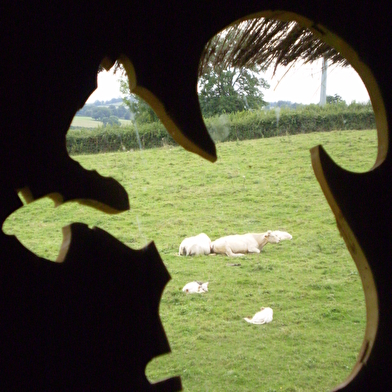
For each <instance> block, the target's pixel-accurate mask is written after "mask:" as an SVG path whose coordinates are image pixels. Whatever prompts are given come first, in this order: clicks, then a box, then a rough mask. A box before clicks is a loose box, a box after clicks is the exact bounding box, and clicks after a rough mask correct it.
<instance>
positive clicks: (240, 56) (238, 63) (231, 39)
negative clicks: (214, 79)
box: [98, 18, 349, 77]
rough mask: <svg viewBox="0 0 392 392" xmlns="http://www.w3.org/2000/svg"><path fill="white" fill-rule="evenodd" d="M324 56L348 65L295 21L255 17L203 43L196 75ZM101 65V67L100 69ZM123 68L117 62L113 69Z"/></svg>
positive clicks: (334, 62) (309, 60) (282, 63)
mask: <svg viewBox="0 0 392 392" xmlns="http://www.w3.org/2000/svg"><path fill="white" fill-rule="evenodd" d="M323 57H325V58H327V59H328V60H329V62H330V64H337V65H341V66H348V65H349V63H348V61H347V60H346V59H345V58H344V57H343V56H342V55H341V54H340V53H338V52H337V51H336V50H335V49H334V48H331V47H330V46H329V45H327V44H326V43H325V42H323V41H321V40H320V39H318V38H316V37H315V36H314V35H313V33H312V32H311V31H310V30H308V29H307V28H305V27H302V26H300V25H299V24H298V23H297V22H283V21H280V20H275V19H266V18H256V19H250V20H247V21H243V22H240V23H238V24H234V25H231V26H230V27H228V28H227V29H225V30H223V31H222V32H221V33H219V34H217V35H216V36H215V37H213V38H212V39H211V40H210V41H209V42H208V43H207V45H206V46H205V48H204V51H203V53H202V55H201V59H200V64H199V77H200V76H201V75H203V74H204V73H206V72H208V71H209V70H211V69H214V70H215V71H216V72H218V73H219V72H220V71H222V70H225V69H227V68H228V67H237V68H241V67H247V68H251V67H253V66H255V65H258V66H260V67H261V68H263V69H266V68H268V67H270V66H271V65H273V64H274V71H275V70H276V68H277V67H278V66H280V65H283V66H287V65H289V64H293V63H295V62H296V61H299V60H302V62H303V63H309V62H313V61H315V60H318V59H320V58H323ZM102 70H103V68H102V67H100V69H99V71H98V72H100V71H102ZM118 70H121V72H122V73H123V74H124V73H125V71H124V69H123V68H122V66H121V65H120V64H119V63H118V62H116V63H115V66H114V72H116V71H118Z"/></svg>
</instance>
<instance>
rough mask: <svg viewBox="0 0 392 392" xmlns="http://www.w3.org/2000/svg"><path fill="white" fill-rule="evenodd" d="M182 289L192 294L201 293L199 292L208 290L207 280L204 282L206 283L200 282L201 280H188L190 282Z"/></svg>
mask: <svg viewBox="0 0 392 392" xmlns="http://www.w3.org/2000/svg"><path fill="white" fill-rule="evenodd" d="M182 291H183V292H184V293H187V294H194V293H198V294H201V293H205V292H207V291H208V282H206V283H202V282H190V283H187V284H186V285H185V286H184V287H183V289H182Z"/></svg>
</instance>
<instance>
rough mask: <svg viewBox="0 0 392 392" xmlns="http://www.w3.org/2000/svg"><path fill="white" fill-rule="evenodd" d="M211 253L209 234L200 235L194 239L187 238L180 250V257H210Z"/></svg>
mask: <svg viewBox="0 0 392 392" xmlns="http://www.w3.org/2000/svg"><path fill="white" fill-rule="evenodd" d="M210 253H211V240H210V238H209V237H208V235H207V234H204V233H200V234H198V235H196V236H194V237H189V238H185V239H184V240H183V241H182V242H181V244H180V248H179V250H178V254H179V255H180V256H197V255H209V254H210Z"/></svg>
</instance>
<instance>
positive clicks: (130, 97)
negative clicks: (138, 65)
mask: <svg viewBox="0 0 392 392" xmlns="http://www.w3.org/2000/svg"><path fill="white" fill-rule="evenodd" d="M120 91H121V93H122V94H123V97H122V100H123V102H124V104H125V105H126V106H128V108H129V110H130V112H131V113H130V116H129V117H130V118H131V119H133V120H134V121H135V122H136V123H137V124H143V123H151V122H155V121H158V116H157V115H156V114H155V112H154V111H153V110H152V109H151V107H150V106H149V105H148V104H147V103H146V102H145V101H144V100H143V99H141V98H139V97H138V96H137V95H135V94H132V93H130V92H129V84H128V78H127V77H126V75H125V73H124V75H123V79H121V81H120ZM126 117H128V116H125V118H126Z"/></svg>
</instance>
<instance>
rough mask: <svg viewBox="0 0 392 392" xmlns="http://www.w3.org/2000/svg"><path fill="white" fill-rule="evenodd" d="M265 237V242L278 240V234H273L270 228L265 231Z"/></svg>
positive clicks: (273, 242)
mask: <svg viewBox="0 0 392 392" xmlns="http://www.w3.org/2000/svg"><path fill="white" fill-rule="evenodd" d="M265 238H266V239H267V242H269V243H270V244H277V243H279V241H280V238H279V236H277V235H276V234H274V233H273V232H272V231H271V230H268V231H267V232H266V233H265Z"/></svg>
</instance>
